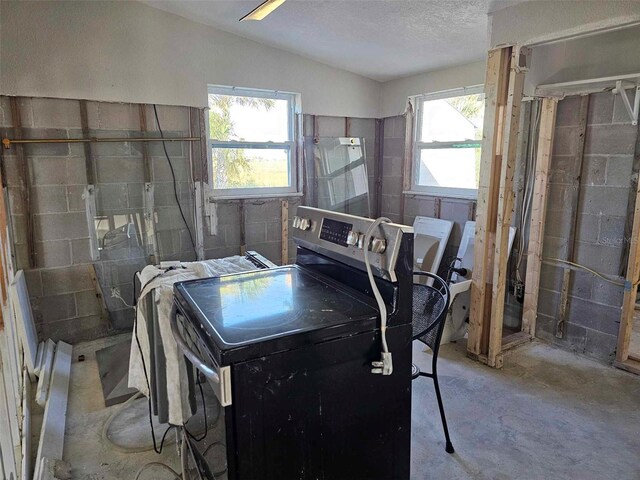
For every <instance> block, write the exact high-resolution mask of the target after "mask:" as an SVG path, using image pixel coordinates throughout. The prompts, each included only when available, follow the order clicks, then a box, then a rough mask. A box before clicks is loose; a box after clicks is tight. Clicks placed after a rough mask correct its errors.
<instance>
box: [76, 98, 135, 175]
mask: <svg viewBox="0 0 640 480" xmlns="http://www.w3.org/2000/svg"><path fill="white" fill-rule="evenodd" d="M80 125H81V126H82V136H83V137H84V138H89V137H90V136H91V134H90V132H89V114H88V110H87V101H86V100H80ZM143 143H144V142H143ZM82 145H83V147H84V166H85V172H86V177H87V185H95V183H96V173H95V161H94V158H93V153H92V151H91V143H83V144H82ZM145 147H146V146H145ZM145 147H143V148H145Z"/></svg>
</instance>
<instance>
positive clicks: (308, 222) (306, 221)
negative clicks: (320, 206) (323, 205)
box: [298, 218, 311, 230]
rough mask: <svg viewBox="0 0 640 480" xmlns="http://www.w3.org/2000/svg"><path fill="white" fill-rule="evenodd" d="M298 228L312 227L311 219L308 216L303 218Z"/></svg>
mask: <svg viewBox="0 0 640 480" xmlns="http://www.w3.org/2000/svg"><path fill="white" fill-rule="evenodd" d="M298 228H299V229H300V230H309V228H311V220H309V219H308V218H301V219H300V225H299V226H298Z"/></svg>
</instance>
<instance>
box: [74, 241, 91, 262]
mask: <svg viewBox="0 0 640 480" xmlns="http://www.w3.org/2000/svg"><path fill="white" fill-rule="evenodd" d="M91 261H92V260H91V248H90V246H89V239H88V238H77V239H75V240H71V262H72V263H73V264H74V265H79V264H84V263H90V262H91Z"/></svg>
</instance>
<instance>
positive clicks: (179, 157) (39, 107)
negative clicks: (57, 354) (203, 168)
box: [0, 97, 195, 342]
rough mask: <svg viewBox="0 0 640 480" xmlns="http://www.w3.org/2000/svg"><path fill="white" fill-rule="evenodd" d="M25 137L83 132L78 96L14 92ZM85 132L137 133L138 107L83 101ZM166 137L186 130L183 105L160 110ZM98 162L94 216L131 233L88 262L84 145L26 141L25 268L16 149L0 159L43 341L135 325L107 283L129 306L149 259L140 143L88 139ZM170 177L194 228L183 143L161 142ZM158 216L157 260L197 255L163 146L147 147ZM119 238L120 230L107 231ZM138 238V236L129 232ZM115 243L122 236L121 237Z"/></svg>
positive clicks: (2, 107) (2, 119)
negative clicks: (130, 226) (30, 238)
mask: <svg viewBox="0 0 640 480" xmlns="http://www.w3.org/2000/svg"><path fill="white" fill-rule="evenodd" d="M19 106H20V113H21V123H22V127H23V135H24V137H26V138H78V137H81V136H82V125H81V120H80V105H79V102H78V101H77V100H62V99H47V98H20V99H19ZM87 113H88V126H89V129H90V135H92V136H96V137H122V138H127V137H132V136H136V137H137V136H140V131H139V130H140V123H139V122H140V120H139V109H138V105H131V104H114V103H102V102H88V105H87ZM146 114H147V125H148V129H149V130H150V131H151V132H150V133H149V135H158V132H157V127H156V123H155V120H154V116H153V110H152V108H151V107H147V112H146ZM158 115H159V118H160V122H161V125H162V128H163V131H164V134H165V136H176V135H179V136H187V135H188V134H189V109H188V108H186V107H185V108H182V107H165V106H158ZM12 126H13V121H12V117H11V109H10V106H9V99H8V97H0V128H1V129H2V132H1V133H2V136H3V137H4V136H8V137H9V138H12V137H13V132H12V130H11V127H12ZM91 149H92V154H93V156H94V161H95V172H96V178H95V185H96V215H97V217H98V220H97V221H96V223H98V222H100V226H101V227H104V226H105V225H109V228H108V229H109V230H112V231H113V230H115V228H116V227H117V226H119V225H122V224H124V223H127V222H129V221H131V222H133V223H135V225H136V231H137V235H132V236H131V238H128V239H127V240H126V241H125V242H122V241H118V242H117V244H118V245H117V246H116V247H114V244H113V243H112V244H111V246H109V242H105V244H104V246H105V248H103V249H102V250H101V251H100V260H99V261H96V262H92V261H91V252H90V247H89V228H93V227H94V226H90V225H87V219H86V207H85V201H84V200H83V198H82V194H83V191H84V188H85V186H86V184H87V178H86V168H85V152H84V147H83V146H82V145H81V144H64V143H62V144H37V145H35V144H30V145H25V146H24V156H25V161H26V162H28V166H29V188H30V199H31V215H32V222H33V231H34V241H35V242H34V249H35V268H29V257H28V248H27V227H26V225H27V223H26V222H27V220H26V215H25V211H24V208H23V203H22V197H23V194H24V192H23V188H22V185H21V182H20V179H19V176H18V171H19V169H18V165H17V157H16V150H15V147H12V148H11V149H9V150H4V151H3V152H2V153H3V157H2V161H3V168H4V173H5V181H6V184H7V194H8V197H9V204H10V215H11V224H12V229H13V237H14V252H15V257H16V258H15V265H16V267H17V268H18V269H24V270H25V274H26V278H27V284H28V288H29V294H30V296H31V301H32V306H33V310H34V315H35V319H36V324H37V328H38V332H39V335H40V336H41V337H42V338H49V337H51V338H53V339H55V340H58V339H61V340H65V341H69V342H77V341H80V340H84V339H91V338H96V337H99V336H101V335H104V334H106V333H108V332H109V331H111V330H114V329H126V328H130V327H131V326H132V322H133V310H132V309H131V308H129V307H127V306H126V305H124V304H123V303H122V302H121V301H120V300H118V299H116V298H113V297H111V295H110V289H111V287H116V288H118V289H119V290H120V293H121V295H122V296H123V297H124V298H125V299H126V300H127V301H128V302H130V301H131V299H132V295H133V288H132V281H133V275H134V273H135V271H137V270H139V269H141V268H142V267H144V266H145V265H146V264H147V263H148V261H149V254H150V253H151V252H150V249H149V248H148V246H145V245H144V242H143V240H142V239H143V238H146V237H145V235H144V233H145V232H144V217H143V192H144V166H143V161H142V147H141V144H138V143H133V142H126V141H125V142H122V143H119V142H118V143H98V144H92V145H91ZM167 150H168V153H169V155H170V157H171V160H172V162H173V167H174V171H175V174H176V177H177V189H178V194H179V197H180V199H181V203H182V206H183V210H184V211H185V215H186V217H187V221H188V222H189V224H190V228H191V229H192V231H193V214H192V213H191V212H193V201H192V195H191V186H190V185H191V182H190V181H189V171H190V170H189V155H190V150H189V145H188V144H185V143H181V142H176V143H167ZM149 153H150V156H151V164H152V178H153V182H154V184H155V199H154V201H155V204H156V210H155V211H156V215H157V219H158V222H157V224H156V236H157V241H158V248H159V257H160V258H159V260H165V259H167V260H171V259H177V258H180V259H183V260H184V259H187V260H192V259H194V258H195V254H194V252H193V249H192V247H191V244H190V241H189V240H188V234H187V231H186V228H185V226H184V224H183V222H182V220H181V218H180V215H179V213H178V210H177V208H176V203H175V198H174V193H173V182H172V178H171V173H170V170H169V168H168V165H167V161H166V158H165V156H164V151H163V150H162V145H161V144H160V143H152V144H149ZM112 235H115V236H117V237H123V236H124V237H126V235H124V234H123V233H122V232H120V233H119V234H117V233H113V234H112ZM136 237H137V238H136ZM120 239H121V238H120ZM92 265H93V266H94V267H95V270H96V273H97V277H98V281H99V282H100V286H101V288H102V290H103V292H104V296H105V300H106V303H107V308H108V311H109V319H108V321H107V319H105V318H104V317H103V315H101V312H102V307H101V303H100V302H99V300H98V298H97V297H96V294H95V290H94V285H93V282H92V279H91V273H90V272H91V270H90V268H91V266H92Z"/></svg>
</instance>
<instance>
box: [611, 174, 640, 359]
mask: <svg viewBox="0 0 640 480" xmlns="http://www.w3.org/2000/svg"><path fill="white" fill-rule="evenodd" d="M639 283H640V181H639V182H638V183H637V185H636V199H635V207H634V213H633V229H632V231H631V239H630V242H629V261H628V263H627V276H626V281H625V287H624V297H623V299H622V316H621V317H620V330H619V333H618V349H617V351H616V362H618V363H625V362H627V361H628V359H629V344H630V342H631V332H632V329H633V315H634V310H635V305H636V298H637V296H638V284H639Z"/></svg>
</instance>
